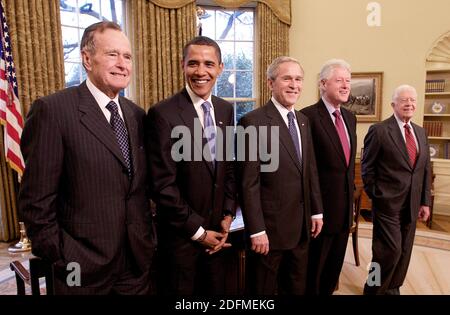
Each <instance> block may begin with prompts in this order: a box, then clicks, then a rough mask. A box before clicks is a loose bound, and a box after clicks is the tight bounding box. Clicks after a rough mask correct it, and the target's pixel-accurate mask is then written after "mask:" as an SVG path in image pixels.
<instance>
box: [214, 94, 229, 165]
mask: <svg viewBox="0 0 450 315" xmlns="http://www.w3.org/2000/svg"><path fill="white" fill-rule="evenodd" d="M211 101H212V102H213V105H214V116H215V117H214V119H215V121H216V128H217V130H220V133H219V132H217V133H216V158H217V156H218V154H219V152H220V153H221V154H222V156H220V157H221V161H225V160H226V159H227V156H226V154H227V153H228V151H227V150H226V149H227V143H226V139H227V134H226V126H227V124H228V121H227V119H228V120H229V118H227V113H226V107H225V106H220V104H219V100H218V99H217V98H216V97H215V96H214V95H213V96H212V98H211ZM219 134H221V135H222V139H219V137H218V136H217V135H219ZM221 161H216V167H218V165H219V163H220V162H221Z"/></svg>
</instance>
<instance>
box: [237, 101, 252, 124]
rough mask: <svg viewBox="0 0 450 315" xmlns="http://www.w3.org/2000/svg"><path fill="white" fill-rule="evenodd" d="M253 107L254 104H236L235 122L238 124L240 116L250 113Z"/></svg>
mask: <svg viewBox="0 0 450 315" xmlns="http://www.w3.org/2000/svg"><path fill="white" fill-rule="evenodd" d="M254 107H255V102H236V120H235V121H236V122H238V121H239V120H240V119H241V118H242V116H244V115H245V114H247V113H248V112H250V111H252V110H253V108H254Z"/></svg>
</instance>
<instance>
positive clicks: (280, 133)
mask: <svg viewBox="0 0 450 315" xmlns="http://www.w3.org/2000/svg"><path fill="white" fill-rule="evenodd" d="M267 78H268V84H269V87H270V89H271V91H272V98H271V100H270V101H269V102H267V104H266V105H265V106H263V107H260V108H258V109H256V110H253V111H252V112H250V113H248V114H247V115H245V116H244V117H243V118H242V119H241V121H240V126H242V127H243V128H245V132H244V131H243V130H242V128H239V129H238V130H237V137H238V140H237V144H238V145H237V149H238V154H237V159H238V165H239V183H240V198H241V207H242V213H243V216H244V222H245V228H246V230H247V233H248V234H249V236H250V242H251V250H252V252H250V253H249V255H248V257H249V259H248V268H247V270H248V274H249V281H248V282H247V283H248V285H249V290H250V291H249V292H250V293H253V294H258V295H261V294H262V295H268V294H275V293H277V292H278V294H304V293H305V288H306V268H307V262H308V244H309V240H310V236H311V235H312V237H317V235H318V234H319V233H320V230H321V227H322V214H321V213H322V202H321V197H320V189H319V182H318V175H317V168H316V159H315V156H314V148H313V144H312V138H311V130H310V124H309V121H308V118H307V117H306V116H304V115H303V114H301V113H300V112H298V111H296V110H295V109H294V105H295V103H296V102H297V100H298V98H299V96H300V93H301V91H302V86H303V69H302V67H301V66H300V63H299V62H298V61H297V60H295V59H293V58H290V57H279V58H276V59H275V60H274V61H273V62H272V64H271V65H270V66H269V67H268V70H267ZM252 130H254V132H252ZM242 153H244V156H242ZM267 153H271V154H272V157H271V159H270V160H269V159H268V158H267V156H266V155H267ZM270 164H272V165H271V166H270Z"/></svg>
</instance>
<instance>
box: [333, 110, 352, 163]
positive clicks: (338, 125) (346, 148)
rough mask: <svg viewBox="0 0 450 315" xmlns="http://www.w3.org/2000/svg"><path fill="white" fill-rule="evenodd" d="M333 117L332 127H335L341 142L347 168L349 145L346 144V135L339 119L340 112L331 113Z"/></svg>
mask: <svg viewBox="0 0 450 315" xmlns="http://www.w3.org/2000/svg"><path fill="white" fill-rule="evenodd" d="M333 116H334V117H336V121H335V122H334V125H335V127H336V131H337V133H338V136H339V140H341V146H342V150H343V151H344V156H345V161H346V162H347V166H348V164H349V163H350V144H349V143H348V139H347V135H346V133H345V128H344V122H343V121H342V118H341V112H340V111H339V110H335V111H334V112H333Z"/></svg>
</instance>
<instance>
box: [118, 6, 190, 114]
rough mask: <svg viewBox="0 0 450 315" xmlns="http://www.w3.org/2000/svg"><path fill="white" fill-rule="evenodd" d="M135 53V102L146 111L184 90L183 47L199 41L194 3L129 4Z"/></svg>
mask: <svg viewBox="0 0 450 315" xmlns="http://www.w3.org/2000/svg"><path fill="white" fill-rule="evenodd" d="M126 4H127V17H128V18H127V21H129V23H128V31H129V35H130V38H131V43H132V47H133V50H134V57H133V68H134V69H133V71H134V75H133V84H132V86H131V90H130V92H131V98H132V99H133V100H134V101H135V102H136V103H137V104H139V106H141V107H142V108H143V109H144V110H146V111H147V110H148V109H149V108H150V106H151V105H153V104H155V103H157V102H158V101H161V100H163V99H165V98H167V97H169V96H170V95H172V94H174V93H176V92H177V91H179V90H180V89H181V88H182V87H183V86H184V79H183V72H182V69H181V57H182V51H183V46H184V45H185V44H186V43H187V42H188V41H189V40H191V39H192V38H193V37H195V35H196V33H195V31H196V5H195V1H194V0H184V1H183V0H178V1H177V0H165V1H161V0H158V1H157V0H133V1H127V2H126Z"/></svg>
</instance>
